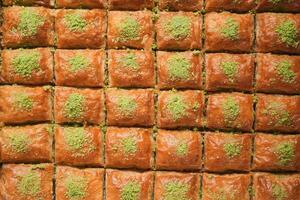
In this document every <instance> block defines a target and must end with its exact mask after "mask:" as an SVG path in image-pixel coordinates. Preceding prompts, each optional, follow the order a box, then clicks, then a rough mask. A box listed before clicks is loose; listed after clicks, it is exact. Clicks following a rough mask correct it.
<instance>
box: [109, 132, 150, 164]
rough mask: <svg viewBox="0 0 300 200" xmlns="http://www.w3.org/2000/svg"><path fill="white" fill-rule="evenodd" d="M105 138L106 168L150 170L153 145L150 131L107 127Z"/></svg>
mask: <svg viewBox="0 0 300 200" xmlns="http://www.w3.org/2000/svg"><path fill="white" fill-rule="evenodd" d="M105 138H106V143H105V144H106V145H105V165H106V167H111V168H132V169H150V168H152V166H153V161H154V158H153V155H154V154H153V150H154V144H153V139H152V130H151V129H146V128H117V127H108V128H107V131H106V137H105Z"/></svg>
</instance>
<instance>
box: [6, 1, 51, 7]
mask: <svg viewBox="0 0 300 200" xmlns="http://www.w3.org/2000/svg"><path fill="white" fill-rule="evenodd" d="M2 4H3V5H4V6H13V5H19V6H43V7H53V6H54V1H53V0H22V1H14V0H3V1H2Z"/></svg>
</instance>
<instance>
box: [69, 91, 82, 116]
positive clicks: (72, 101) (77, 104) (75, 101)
mask: <svg viewBox="0 0 300 200" xmlns="http://www.w3.org/2000/svg"><path fill="white" fill-rule="evenodd" d="M84 100H85V98H84V96H83V95H81V94H78V93H73V94H70V95H69V97H68V99H67V101H66V103H65V105H64V115H65V116H66V117H68V118H71V119H76V118H79V117H81V116H82V115H83V113H84V108H83V106H84Z"/></svg>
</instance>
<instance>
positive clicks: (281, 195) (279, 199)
mask: <svg viewBox="0 0 300 200" xmlns="http://www.w3.org/2000/svg"><path fill="white" fill-rule="evenodd" d="M272 196H273V197H274V198H275V200H285V199H287V197H288V195H287V193H286V191H285V189H284V188H283V187H282V186H280V185H278V184H273V185H272Z"/></svg>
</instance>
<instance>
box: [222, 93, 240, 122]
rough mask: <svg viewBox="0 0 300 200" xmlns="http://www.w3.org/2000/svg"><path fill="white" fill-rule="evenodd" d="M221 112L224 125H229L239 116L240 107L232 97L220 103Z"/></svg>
mask: <svg viewBox="0 0 300 200" xmlns="http://www.w3.org/2000/svg"><path fill="white" fill-rule="evenodd" d="M222 111H223V115H224V121H225V123H227V124H231V123H232V122H233V121H234V120H236V119H237V117H238V116H239V114H240V105H239V103H238V102H237V101H236V100H235V99H234V98H233V97H228V98H226V99H225V100H224V101H223V102H222Z"/></svg>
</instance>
